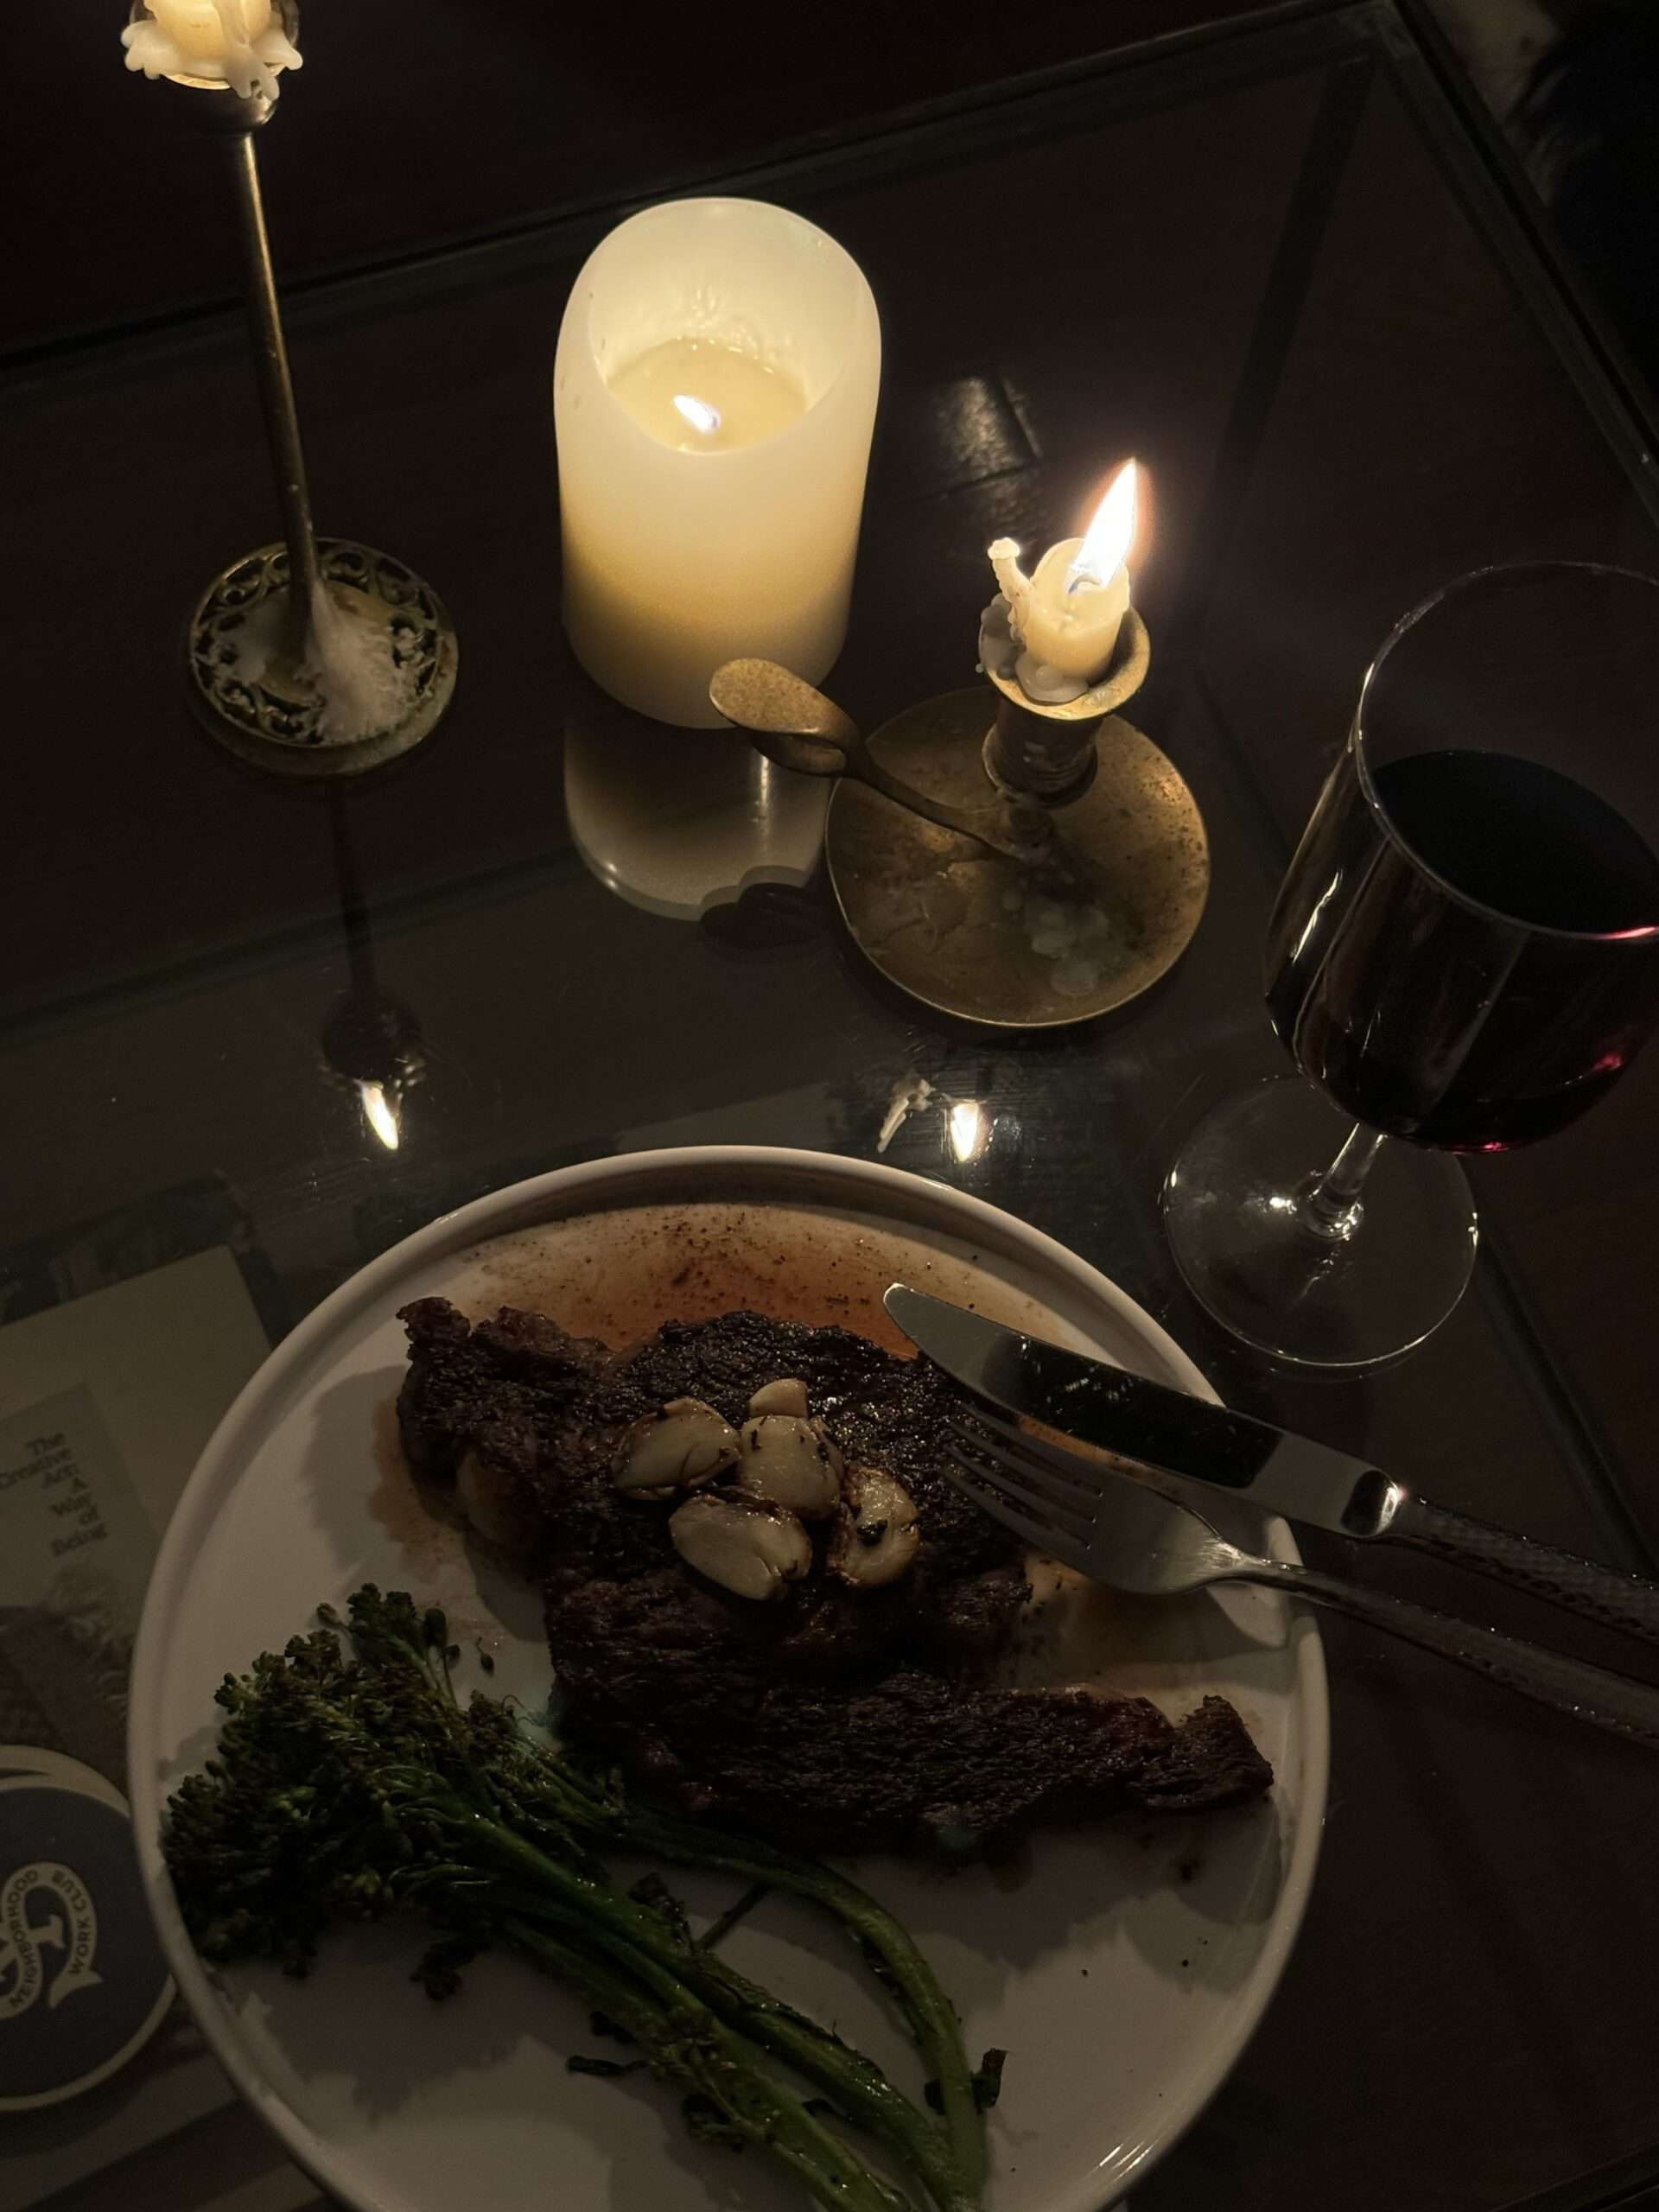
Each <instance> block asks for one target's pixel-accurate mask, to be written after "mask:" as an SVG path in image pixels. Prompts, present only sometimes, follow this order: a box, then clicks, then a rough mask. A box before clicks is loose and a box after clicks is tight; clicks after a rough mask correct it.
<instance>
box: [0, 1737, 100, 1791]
mask: <svg viewBox="0 0 1659 2212" xmlns="http://www.w3.org/2000/svg"><path fill="white" fill-rule="evenodd" d="M7 1774H52V1775H56V1776H58V1777H60V1779H61V1780H63V1781H66V1782H73V1781H75V1780H77V1779H79V1778H84V1777H86V1775H88V1774H92V1769H91V1768H90V1767H86V1766H83V1765H82V1764H81V1763H80V1761H79V1759H72V1758H66V1757H65V1755H64V1754H63V1752H61V1751H47V1750H46V1749H45V1748H44V1746H43V1745H40V1744H0V1775H7ZM100 1778H101V1777H99V1776H98V1775H96V1774H92V1779H93V1780H94V1781H98V1780H99V1779H100Z"/></svg>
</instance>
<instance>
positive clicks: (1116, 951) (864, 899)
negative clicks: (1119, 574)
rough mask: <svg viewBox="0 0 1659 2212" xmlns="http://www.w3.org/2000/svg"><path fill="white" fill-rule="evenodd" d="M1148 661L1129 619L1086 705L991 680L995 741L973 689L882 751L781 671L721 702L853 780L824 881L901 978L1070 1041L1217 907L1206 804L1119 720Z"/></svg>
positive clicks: (872, 949) (724, 680) (734, 666)
mask: <svg viewBox="0 0 1659 2212" xmlns="http://www.w3.org/2000/svg"><path fill="white" fill-rule="evenodd" d="M1151 657H1152V647H1151V640H1150V639H1149V637H1148V635H1147V627H1146V625H1145V623H1144V622H1143V621H1142V620H1141V617H1140V615H1139V614H1138V613H1135V611H1134V610H1133V609H1131V610H1130V611H1129V613H1128V614H1127V615H1126V616H1125V618H1124V621H1123V626H1122V630H1121V632H1120V633H1119V637H1118V643H1117V647H1116V652H1115V653H1114V655H1113V658H1112V663H1111V665H1110V666H1109V668H1108V670H1107V671H1106V673H1105V674H1104V675H1103V677H1101V678H1100V680H1099V681H1098V682H1097V683H1095V684H1094V685H1092V686H1091V687H1090V689H1089V690H1087V691H1085V692H1084V693H1083V694H1082V695H1081V696H1079V697H1077V698H1075V699H1071V700H1068V701H1067V702H1065V703H1064V704H1062V705H1056V706H1046V705H1043V704H1040V703H1039V702H1037V701H1035V700H1033V699H1032V698H1031V697H1030V696H1028V695H1027V693H1026V692H1025V690H1023V689H1022V688H1021V686H1020V683H1019V680H1018V678H1017V677H1015V676H1014V675H1013V674H1012V673H1010V674H1008V675H999V674H997V673H995V671H993V670H991V669H989V668H988V669H987V671H986V673H987V674H988V677H989V678H990V682H991V683H992V684H993V686H994V687H995V691H996V693H997V695H998V696H997V698H996V702H995V716H994V719H992V720H991V721H990V723H989V727H987V700H986V696H985V693H984V690H983V689H982V687H980V686H978V685H975V686H973V687H972V688H970V689H968V690H961V691H948V692H945V693H944V695H943V696H940V697H938V698H934V699H927V700H924V701H922V702H920V703H919V704H918V705H917V706H914V707H911V708H907V709H906V710H905V712H904V713H902V714H900V715H895V716H894V717H893V720H892V721H889V722H886V723H884V724H883V725H882V727H881V728H880V729H878V730H877V731H876V732H875V734H874V736H872V737H871V738H869V739H868V740H864V739H862V738H861V737H860V736H859V735H858V733H857V732H856V731H855V729H854V728H853V726H852V724H851V722H850V721H848V718H847V717H846V716H845V715H842V713H841V711H840V709H838V708H836V707H834V706H832V705H831V704H830V702H829V701H828V700H827V699H824V698H823V697H822V696H821V695H820V694H818V693H817V692H815V691H813V690H811V689H810V686H808V685H806V684H804V683H802V682H801V681H800V679H799V678H798V677H791V676H790V675H789V674H788V673H787V671H785V670H782V669H779V668H776V667H775V666H773V664H772V663H770V662H766V661H734V662H730V663H728V665H727V666H726V667H725V668H723V669H721V670H720V671H718V672H717V673H716V675H715V679H714V682H713V683H712V684H711V685H710V687H709V696H710V697H711V698H712V699H713V701H714V702H715V706H716V707H718V708H719V709H720V710H721V713H722V714H724V715H727V716H728V719H729V720H731V721H734V722H736V723H737V724H738V725H739V726H740V727H741V728H743V729H745V730H747V732H748V733H749V734H750V735H751V737H752V739H753V741H754V742H755V743H756V744H758V745H759V746H760V748H761V749H762V751H764V752H766V753H767V755H768V757H769V758H770V759H772V760H778V761H779V762H780V763H781V764H782V765H783V766H785V767H791V768H795V769H798V770H799V771H801V772H804V773H806V774H811V775H829V776H836V777H838V778H839V779H840V780H839V782H838V783H837V784H836V791H835V794H834V797H833V798H832V800H831V803H830V807H829V822H828V825H827V831H826V841H825V842H826V852H827V856H828V861H829V880H830V883H831V885H832V887H833V888H834V891H835V894H836V901H837V903H838V905H839V906H840V908H841V912H842V916H843V918H845V920H846V923H847V926H848V928H849V931H851V933H852V935H853V937H854V938H855V941H856V943H857V944H858V945H859V947H860V949H861V950H862V951H863V952H864V953H865V954H866V955H867V956H868V958H869V959H870V960H871V961H872V962H873V963H874V965H875V966H876V967H877V968H878V969H880V972H881V973H882V974H883V975H884V976H887V979H888V980H889V981H890V982H893V983H896V984H897V985H898V986H899V988H900V989H901V990H903V991H906V992H908V993H909V994H910V995H911V996H912V998H916V999H919V1000H920V1001H922V1002H923V1003H924V1004H925V1005H927V1006H930V1007H936V1008H937V1009H938V1011H939V1012H941V1013H944V1014H954V1015H957V1016H958V1017H959V1018H960V1019H962V1020H968V1021H974V1022H980V1023H983V1024H986V1025H988V1026H989V1027H995V1028H1004V1029H1048V1028H1058V1027H1064V1026H1065V1025H1067V1024H1069V1023H1074V1022H1079V1021H1088V1020H1092V1019H1093V1018H1094V1017H1095V1016H1096V1015H1098V1014H1106V1013H1109V1011H1110V1010H1111V1009H1112V1008H1113V1007H1120V1006H1122V1005H1124V1004H1126V1003H1127V1001H1129V1000H1130V999H1133V998H1136V997H1138V996H1139V995H1140V994H1141V992H1143V991H1146V990H1148V989H1150V988H1151V987H1152V985H1153V984H1154V983H1155V982H1157V981H1158V979H1159V978H1160V976H1163V975H1165V974H1166V973H1167V971H1168V970H1169V969H1170V968H1172V967H1173V965H1174V963H1175V962H1176V961H1177V960H1179V957H1180V956H1181V954H1182V953H1183V952H1184V951H1185V949H1186V947H1187V945H1188V944H1189V943H1190V942H1191V941H1192V933H1193V931H1195V930H1196V929H1197V928H1198V921H1199V918H1200V916H1201V915H1202V914H1203V912H1204V906H1205V899H1206V898H1207V896H1208V894H1209V889H1210V847H1209V841H1208V839H1207V838H1206V836H1205V828H1204V820H1203V817H1202V816H1201V815H1200V814H1199V812H1198V804H1197V802H1196V800H1195V799H1194V798H1193V797H1192V792H1191V791H1189V790H1188V789H1187V787H1186V785H1185V782H1184V781H1183V780H1182V779H1181V777H1180V775H1179V773H1178V772H1177V771H1176V769H1175V768H1174V767H1173V765H1172V764H1171V762H1170V761H1169V760H1167V758H1166V756H1165V755H1164V753H1161V752H1160V750H1159V748H1158V747H1156V746H1155V745H1154V743H1153V742H1152V741H1151V739H1150V738H1147V737H1145V736H1143V735H1142V734H1141V732H1140V731H1139V730H1138V729H1136V728H1135V727H1134V725H1133V724H1132V723H1130V722H1128V721H1125V720H1124V719H1123V717H1122V715H1121V714H1119V713H1118V712H1117V709H1119V708H1120V707H1122V706H1123V705H1125V704H1127V703H1128V701H1129V700H1130V699H1131V698H1132V697H1133V696H1135V692H1137V691H1138V690H1140V688H1141V684H1142V683H1144V681H1145V680H1146V675H1147V668H1148V666H1149V665H1150V662H1151Z"/></svg>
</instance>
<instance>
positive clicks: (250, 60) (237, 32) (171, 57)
mask: <svg viewBox="0 0 1659 2212" xmlns="http://www.w3.org/2000/svg"><path fill="white" fill-rule="evenodd" d="M145 4H146V6H147V9H148V10H149V12H148V13H147V14H146V15H145V16H141V17H140V19H139V20H138V21H137V22H135V23H129V24H128V25H127V27H126V29H124V31H123V32H122V34H121V43H122V44H123V46H124V47H125V48H126V49H127V67H128V68H129V69H142V70H143V73H144V74H145V76H146V77H184V78H188V79H194V81H195V82H197V83H199V84H223V85H229V86H230V87H231V88H232V91H233V92H239V93H240V94H241V95H242V96H243V97H244V98H246V97H247V96H248V95H249V94H250V93H251V92H254V91H255V90H256V89H257V90H259V91H262V92H265V93H267V94H268V95H269V96H270V98H271V99H275V98H276V97H277V90H278V86H277V75H278V73H279V72H280V71H282V70H283V69H297V68H299V67H301V55H300V51H299V48H297V47H296V46H294V45H293V44H291V43H290V41H289V38H288V35H287V33H286V32H285V31H284V29H283V24H282V20H281V17H280V16H279V15H278V14H277V10H275V8H274V7H273V5H272V0H145Z"/></svg>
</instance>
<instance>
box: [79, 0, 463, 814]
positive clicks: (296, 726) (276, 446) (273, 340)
mask: <svg viewBox="0 0 1659 2212" xmlns="http://www.w3.org/2000/svg"><path fill="white" fill-rule="evenodd" d="M298 33H299V9H298V6H297V4H296V0H148V4H146V3H145V0H136V4H135V5H134V8H133V11H132V20H131V22H130V23H129V24H128V26H127V29H126V30H125V32H124V34H123V41H124V44H125V46H126V48H127V66H128V67H129V68H130V69H142V70H143V73H145V75H146V76H149V77H151V78H155V77H165V78H168V79H172V81H173V82H174V83H175V85H176V86H181V87H182V88H183V89H184V91H185V92H186V93H187V94H188V101H189V112H190V113H191V115H192V116H193V117H194V119H195V120H196V121H197V122H199V123H200V124H203V125H204V126H205V127H206V128H207V130H209V131H210V132H211V133H213V135H215V136H217V137H219V138H220V139H221V140H222V141H223V143H225V145H226V147H227V148H228V149H229V151H230V154H231V160H232V172H233V175H234V177H235V181H236V188H237V195H238V208H239V212H240V214H241V218H242V226H241V227H242V237H243V244H244V246H245V252H246V257H247V270H248V305H249V310H250V315H251V321H252V325H253V338H254V359H255V363H256V366H257V371H258V375H259V396H260V399H261V402H262V404H263V406H264V416H265V431H266V435H267V438H268V440H269V442H270V455H271V461H272V466H273V468H274V471H275V474H276V478H277V496H278V499H279V501H280V504H281V506H282V512H283V543H281V544H279V545H266V546H262V547H261V548H260V549H259V550H257V552H255V553H251V554H250V555H248V556H246V557H245V559H243V560H240V561H238V562H236V563H232V566H231V567H230V568H229V569H225V570H223V571H222V572H221V573H220V575H219V576H217V577H216V578H215V579H214V581H213V583H212V584H211V585H210V586H209V588H208V589H207V592H206V593H205V594H204V595H203V597H202V599H201V601H200V604H199V605H198V607H197V608H196V611H195V613H194V617H193V619H192V621H191V625H190V632H189V640H188V674H189V677H190V681H191V685H192V691H193V697H194V705H195V707H196V709H197V711H198V713H199V714H200V716H201V718H202V720H203V721H205V722H206V723H207V727H208V728H209V729H210V730H211V731H212V732H213V735H214V736H215V737H217V738H219V740H220V741H221V742H222V743H224V744H225V745H226V746H227V747H229V748H230V749H231V750H232V752H233V753H238V754H239V755H240V756H241V757H242V758H243V759H244V760H248V761H250V762H251V763H253V764H254V765H255V766H259V767H263V768H270V769H273V770H276V771H277V772H280V773H283V774H285V775H301V776H315V775H353V774H357V773H359V772H361V771H363V770H364V769H365V768H372V767H376V766H378V765H379V764H380V762H381V761H383V760H390V759H391V758H392V757H393V756H394V755H396V754H397V753H404V752H407V751H408V749H409V748H410V747H411V746H413V745H416V744H418V743H419V741H421V739H422V738H423V737H424V736H425V735H426V734H428V732H429V731H430V730H431V729H433V728H435V726H436V724H437V722H438V721H439V719H440V718H441V716H442V714H443V712H444V709H445V708H446V707H447V706H448V703H449V696H450V694H451V692H452V691H453V690H454V680H455V665H456V658H457V655H456V648H455V640H454V632H453V630H452V629H451V628H450V626H449V621H448V616H447V614H446V613H444V611H443V607H442V603H441V601H439V600H438V598H437V595H436V594H435V593H434V592H433V591H432V589H431V588H430V587H429V585H427V584H425V583H423V582H422V580H421V579H420V577H418V576H417V575H415V574H414V572H413V571H412V570H411V569H407V568H405V567H404V564H403V563H401V562H398V561H394V560H392V559H391V557H390V556H388V555H386V554H384V553H377V552H375V551H373V550H372V549H371V548H370V547H368V546H365V545H358V544H355V543H352V542H351V541H349V540H346V539H342V538H334V539H322V540H319V538H318V537H317V535H316V531H315V527H314V525H313V523H312V519H311V494H310V490H309V486H308V481H307V477H306V467H305V454H304V449H303V448H302V444H301V442H300V425H299V416H298V413H297V411H296V406H295V401H294V386H293V381H292V378H291V377H290V375H289V363H288V343H287V340H286V338H285V336H284V334H283V321H282V311H281V308H280V306H279V304H278V302H277V279H276V274H275V271H274V270H273V268H272V265H271V258H270V239H269V238H268V237H267V235H266V232H265V215H264V197H263V194H262V192H261V189H260V182H259V164H258V156H257V150H256V147H255V141H254V133H255V131H256V130H258V129H259V128H260V127H261V126H262V125H263V124H265V123H266V122H268V121H269V120H270V116H271V114H272V113H273V112H274V110H275V105H276V100H277V73H278V72H279V71H280V70H283V69H286V68H297V67H298V66H299V62H300V54H299V48H298V46H297V44H296V40H297V37H298Z"/></svg>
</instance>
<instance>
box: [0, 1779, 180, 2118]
mask: <svg viewBox="0 0 1659 2212" xmlns="http://www.w3.org/2000/svg"><path fill="white" fill-rule="evenodd" d="M13 1759H16V1760H23V1759H28V1760H29V1761H30V1762H32V1763H33V1770H30V1771H26V1772H22V1773H13V1774H10V1775H9V1776H7V1777H5V1778H4V1779H0V2112H29V2111H32V2110H34V2109H35V2107H37V2106H41V2105H54V2104H58V2103H60V2102H61V2101H62V2100H63V2099H64V2098H66V2097H73V2096H75V2095H78V2094H79V2092H80V2091H81V2090H83V2089H90V2088H92V2087H93V2086H94V2085H95V2084H96V2083H98V2082H104V2081H107V2080H108V2078H109V2077H110V2075H111V2074H114V2073H116V2072H118V2070H119V2069H120V2068H122V2067H123V2066H124V2065H125V2064H126V2063H127V2061H128V2060H129V2059H130V2058H131V2057H132V2056H134V2054H135V2053H136V2052H137V2051H138V2050H141V2049H142V2047H143V2044H145V2043H146V2042H148V2040H149V2037H151V2036H152V2035H153V2034H154V2033H155V2032H156V2029H157V2028H158V2027H159V2026H160V2025H161V2024H162V2019H163V2018H165V2016H166V2013H167V2010H168V2005H170V2004H171V2003H172V2001H173V1984H172V1981H171V1980H170V1978H169V1977H168V1971H167V1967H166V1963H165V1961H163V1959H162V1952H161V1946H160V1945H159V1943H158V1942H156V1934H155V1930H154V1929H153V1927H152V1926H151V1923H150V1917H149V1905H148V1904H147V1902H146V1900H145V1897H144V1891H143V1881H142V1878H141V1877H140V1874H139V1871H138V1861H137V1854H136V1853H135V1852H134V1850H133V1843H132V1825H131V1822H130V1820H129V1818H128V1815H127V1805H126V1800H125V1799H124V1797H123V1796H122V1795H121V1793H120V1791H119V1790H118V1789H114V1788H113V1787H112V1786H111V1784H110V1783H107V1782H105V1780H104V1778H103V1777H102V1776H101V1775H98V1774H94V1773H93V1772H92V1769H91V1768H90V1767H84V1766H80V1765H79V1764H77V1763H76V1762H75V1761H74V1760H73V1759H66V1758H61V1757H60V1755H59V1754H58V1753H56V1752H53V1751H34V1750H31V1749H30V1748H29V1746H28V1745H14V1746H12V1747H10V1749H7V1750H3V1751H0V1765H3V1764H5V1763H6V1762H7V1761H9V1760H13Z"/></svg>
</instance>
